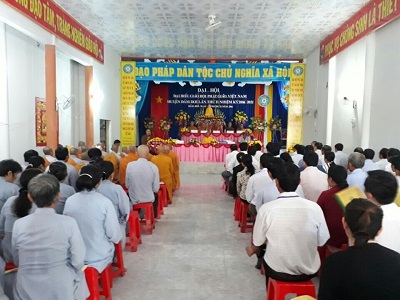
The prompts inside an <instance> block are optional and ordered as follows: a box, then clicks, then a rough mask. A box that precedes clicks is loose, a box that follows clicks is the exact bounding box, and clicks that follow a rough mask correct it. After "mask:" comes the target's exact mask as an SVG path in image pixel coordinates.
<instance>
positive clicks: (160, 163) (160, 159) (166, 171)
mask: <svg viewBox="0 0 400 300" xmlns="http://www.w3.org/2000/svg"><path fill="white" fill-rule="evenodd" d="M165 147H166V146H163V145H160V146H158V148H157V151H158V155H155V156H153V157H152V158H151V162H152V163H153V164H155V165H156V166H157V168H158V171H159V173H160V181H163V182H164V183H165V185H166V187H167V191H168V197H169V199H170V201H171V203H172V182H173V176H174V166H173V164H172V159H171V157H169V156H167V155H166V154H165V153H166V150H165Z"/></svg>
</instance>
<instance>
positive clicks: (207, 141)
mask: <svg viewBox="0 0 400 300" xmlns="http://www.w3.org/2000/svg"><path fill="white" fill-rule="evenodd" d="M213 141H215V139H214V138H213V137H212V136H211V133H210V132H209V131H207V132H206V134H205V137H204V138H203V140H202V141H201V143H202V144H210V143H211V142H213Z"/></svg>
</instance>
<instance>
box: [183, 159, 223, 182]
mask: <svg viewBox="0 0 400 300" xmlns="http://www.w3.org/2000/svg"><path fill="white" fill-rule="evenodd" d="M224 170H225V167H224V163H223V162H211V163H207V162H184V161H181V162H180V163H179V173H180V176H182V175H183V174H221V173H222V172H223V171H224ZM221 180H222V177H221Z"/></svg>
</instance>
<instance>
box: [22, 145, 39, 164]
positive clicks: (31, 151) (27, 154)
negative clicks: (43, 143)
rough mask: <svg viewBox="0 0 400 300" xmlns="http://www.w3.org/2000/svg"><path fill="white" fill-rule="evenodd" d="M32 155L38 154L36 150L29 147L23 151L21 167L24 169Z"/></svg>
mask: <svg viewBox="0 0 400 300" xmlns="http://www.w3.org/2000/svg"><path fill="white" fill-rule="evenodd" d="M33 156H39V153H38V152H37V151H36V150H33V149H30V150H28V151H25V153H24V164H23V165H22V169H25V168H26V167H27V166H28V165H29V159H30V158H31V157H33Z"/></svg>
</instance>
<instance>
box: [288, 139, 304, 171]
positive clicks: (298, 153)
mask: <svg viewBox="0 0 400 300" xmlns="http://www.w3.org/2000/svg"><path fill="white" fill-rule="evenodd" d="M293 150H294V151H293V153H292V154H291V156H292V160H293V163H294V164H295V165H296V166H297V165H298V164H299V162H300V160H302V159H303V155H304V146H303V145H299V144H296V145H294V146H293Z"/></svg>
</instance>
